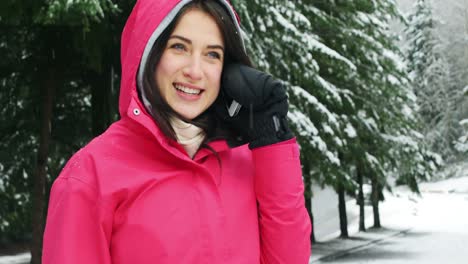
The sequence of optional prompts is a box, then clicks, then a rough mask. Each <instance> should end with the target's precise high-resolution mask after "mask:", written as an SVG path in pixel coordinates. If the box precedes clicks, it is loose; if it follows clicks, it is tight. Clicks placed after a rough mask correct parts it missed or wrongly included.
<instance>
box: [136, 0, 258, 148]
mask: <svg viewBox="0 0 468 264" xmlns="http://www.w3.org/2000/svg"><path fill="white" fill-rule="evenodd" d="M193 9H197V10H201V11H203V12H205V13H207V14H208V15H210V16H211V17H212V18H213V19H214V20H215V22H216V24H217V26H218V27H219V29H220V31H221V32H222V36H223V39H224V45H225V55H224V63H223V64H224V65H227V64H229V63H241V64H244V65H249V66H251V65H252V63H251V60H250V58H249V56H248V55H247V53H246V51H245V50H244V46H243V43H242V39H241V36H240V34H241V32H237V28H236V26H235V24H234V21H233V20H232V19H231V16H230V14H229V13H228V11H227V10H226V9H225V7H224V6H222V3H220V1H219V0H194V1H192V2H190V3H189V4H187V5H186V6H184V7H183V8H182V9H181V10H180V12H179V13H178V14H177V16H176V17H175V18H174V19H173V21H172V22H171V23H170V24H169V25H168V26H167V28H166V29H165V30H164V31H163V32H162V33H161V35H160V36H159V38H158V39H157V40H156V42H155V43H154V45H153V47H152V49H151V51H150V55H149V58H148V62H147V63H146V65H145V66H144V67H145V68H144V72H143V90H144V92H145V94H146V96H147V97H148V100H149V101H150V103H151V106H152V109H151V115H152V117H153V118H154V120H155V121H156V123H157V125H158V126H159V128H160V129H161V131H162V132H163V133H164V134H165V135H166V136H167V137H169V138H170V139H173V140H176V135H175V132H174V130H173V128H172V126H171V124H170V122H169V120H170V116H176V117H178V118H180V119H181V120H183V121H185V122H188V123H192V124H194V125H196V126H198V127H200V128H201V129H203V131H204V132H205V134H206V137H205V139H204V141H203V142H202V145H201V146H202V147H207V148H209V146H208V145H206V143H208V142H209V141H211V140H214V139H217V138H225V139H227V140H234V139H235V137H236V135H235V134H234V132H233V131H230V130H229V129H225V128H224V127H223V125H222V122H220V121H219V120H218V119H217V118H216V116H215V115H214V113H213V111H212V109H211V107H210V108H208V109H207V110H206V111H205V112H204V113H202V114H201V115H199V116H198V117H196V118H195V119H193V120H187V119H185V118H184V117H182V116H181V115H179V114H178V113H176V112H175V111H174V110H173V109H172V108H171V107H170V106H169V105H168V103H167V102H166V101H165V100H164V99H163V97H162V96H161V93H160V91H159V88H158V87H157V82H156V79H155V74H154V72H155V70H156V67H157V65H158V64H159V61H160V60H161V57H162V54H163V52H164V50H165V47H166V45H167V42H168V39H169V37H170V35H171V34H172V32H173V31H174V29H175V27H176V25H177V23H178V22H179V20H180V19H181V17H182V16H183V15H184V14H185V13H186V12H187V11H189V10H193ZM226 18H227V19H226ZM224 65H223V68H224ZM140 96H141V95H140Z"/></svg>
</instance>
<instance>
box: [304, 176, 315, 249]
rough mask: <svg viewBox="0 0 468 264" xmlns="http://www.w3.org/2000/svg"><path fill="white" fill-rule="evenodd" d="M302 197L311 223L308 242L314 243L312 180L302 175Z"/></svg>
mask: <svg viewBox="0 0 468 264" xmlns="http://www.w3.org/2000/svg"><path fill="white" fill-rule="evenodd" d="M304 190H305V191H304V199H305V206H306V209H307V213H309V217H310V222H311V224H312V232H311V233H310V243H311V244H313V243H315V232H314V215H313V213H312V181H311V179H310V176H309V177H304Z"/></svg>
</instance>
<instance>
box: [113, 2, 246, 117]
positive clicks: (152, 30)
mask: <svg viewBox="0 0 468 264" xmlns="http://www.w3.org/2000/svg"><path fill="white" fill-rule="evenodd" d="M192 1H193V0H138V1H137V3H136V4H135V6H134V8H133V10H132V12H131V14H130V16H129V18H128V20H127V23H126V24H125V27H124V30H123V32H122V39H121V54H120V56H121V64H122V79H121V84H120V97H119V112H120V116H121V117H122V118H124V117H126V116H128V115H130V114H132V113H133V114H138V115H140V114H142V115H147V116H149V114H148V113H147V111H146V109H147V107H148V105H149V102H147V101H146V100H145V101H146V102H140V100H139V98H138V92H137V87H141V84H142V77H143V70H140V71H139V69H144V66H145V64H146V62H147V60H148V56H149V53H150V51H151V48H152V46H153V44H154V43H155V41H156V40H157V39H158V37H159V36H160V35H161V33H162V32H163V31H164V29H166V27H167V26H168V25H169V24H170V23H171V22H172V21H173V20H174V18H175V17H176V15H177V13H178V12H179V11H180V10H181V9H182V8H183V7H184V6H185V5H187V4H188V3H190V2H192ZM219 2H220V3H222V4H223V5H224V6H225V7H226V9H227V10H228V11H229V13H230V14H231V17H232V19H233V21H234V24H235V25H236V26H237V27H238V31H239V32H241V31H240V25H239V19H238V16H237V14H236V12H235V10H234V8H233V7H232V5H231V4H230V2H229V1H228V0H219ZM149 117H150V116H149ZM151 119H152V118H151Z"/></svg>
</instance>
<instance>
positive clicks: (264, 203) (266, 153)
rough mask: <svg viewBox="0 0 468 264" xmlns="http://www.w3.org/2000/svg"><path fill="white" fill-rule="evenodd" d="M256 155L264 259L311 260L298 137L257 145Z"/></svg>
mask: <svg viewBox="0 0 468 264" xmlns="http://www.w3.org/2000/svg"><path fill="white" fill-rule="evenodd" d="M252 155H253V160H254V166H255V192H256V196H257V202H258V207H259V225H260V243H261V245H260V246H261V263H262V264H276V263H287V264H305V263H309V257H310V254H311V247H310V232H311V223H310V218H309V214H308V213H307V210H306V208H305V204H304V183H303V181H302V171H301V166H300V160H299V148H298V145H297V143H296V140H295V139H291V140H288V141H284V142H280V143H277V144H274V145H269V146H265V147H260V148H257V149H254V150H252Z"/></svg>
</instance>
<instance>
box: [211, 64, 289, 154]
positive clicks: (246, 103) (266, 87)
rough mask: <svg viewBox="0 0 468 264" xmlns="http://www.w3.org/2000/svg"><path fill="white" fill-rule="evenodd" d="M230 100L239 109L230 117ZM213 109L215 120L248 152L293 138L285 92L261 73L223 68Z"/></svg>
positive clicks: (278, 83) (234, 65)
mask: <svg viewBox="0 0 468 264" xmlns="http://www.w3.org/2000/svg"><path fill="white" fill-rule="evenodd" d="M232 100H235V101H236V102H238V103H239V104H240V105H241V108H240V111H239V112H238V113H237V114H236V115H234V116H232V117H231V116H230V115H229V112H228V107H229V106H230V105H231V103H232ZM214 106H215V112H216V114H217V115H218V116H219V118H220V119H221V120H222V121H224V122H226V123H227V124H228V125H229V126H230V127H231V128H232V129H234V130H236V131H237V132H238V133H239V134H240V135H241V137H242V139H241V140H240V141H242V142H243V143H247V142H249V143H250V144H249V148H250V149H253V148H257V147H261V146H266V145H270V144H274V143H277V142H280V141H284V140H288V139H291V138H293V134H292V133H291V130H290V129H289V127H288V123H287V120H286V115H287V113H288V97H287V95H286V90H285V89H284V87H283V85H282V84H281V82H279V81H278V80H275V79H273V77H272V76H270V75H268V74H266V73H264V72H261V71H258V70H255V69H253V68H250V67H248V66H245V65H240V64H230V65H226V66H225V68H224V71H223V76H222V80H221V94H220V96H218V99H217V101H216V102H215V105H214Z"/></svg>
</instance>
